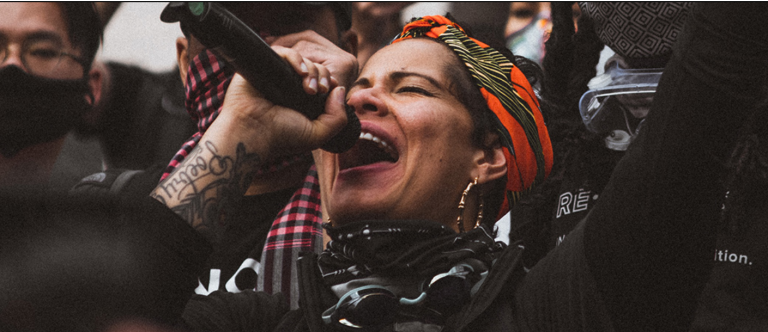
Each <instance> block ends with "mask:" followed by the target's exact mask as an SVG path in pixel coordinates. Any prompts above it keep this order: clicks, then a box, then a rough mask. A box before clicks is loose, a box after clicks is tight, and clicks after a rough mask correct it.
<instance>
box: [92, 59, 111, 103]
mask: <svg viewBox="0 0 768 332" xmlns="http://www.w3.org/2000/svg"><path fill="white" fill-rule="evenodd" d="M107 70H108V69H107V67H106V66H104V65H103V64H101V63H97V62H95V61H94V63H93V65H92V66H91V70H90V71H89V72H88V86H89V87H90V88H91V95H92V96H93V100H90V103H91V105H93V106H96V105H99V104H100V103H101V99H102V97H103V96H104V94H105V93H106V91H105V90H107V89H108V87H107V86H106V85H107V84H109V80H108V79H107V76H108V75H109V73H107Z"/></svg>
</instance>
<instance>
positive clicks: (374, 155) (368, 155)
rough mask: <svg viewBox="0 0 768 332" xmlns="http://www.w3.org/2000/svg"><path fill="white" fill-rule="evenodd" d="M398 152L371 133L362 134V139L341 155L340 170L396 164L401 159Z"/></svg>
mask: <svg viewBox="0 0 768 332" xmlns="http://www.w3.org/2000/svg"><path fill="white" fill-rule="evenodd" d="M399 157H400V156H399V154H398V153H397V150H396V149H395V148H394V147H393V146H392V144H391V143H387V142H386V141H384V140H382V139H381V138H379V137H376V136H374V135H373V134H371V133H366V132H361V133H360V139H358V140H357V143H355V146H354V147H352V149H350V150H349V151H347V152H345V153H342V154H340V155H339V169H340V170H343V169H348V168H353V167H359V166H365V165H371V164H375V163H379V162H386V163H396V162H397V160H398V159H399Z"/></svg>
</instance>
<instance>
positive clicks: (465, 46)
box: [392, 16, 552, 219]
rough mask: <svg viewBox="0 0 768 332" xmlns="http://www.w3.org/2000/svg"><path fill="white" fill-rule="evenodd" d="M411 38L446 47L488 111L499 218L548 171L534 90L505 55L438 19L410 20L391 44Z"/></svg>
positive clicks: (549, 163)
mask: <svg viewBox="0 0 768 332" xmlns="http://www.w3.org/2000/svg"><path fill="white" fill-rule="evenodd" d="M410 38H432V39H435V40H438V41H440V42H442V43H444V44H445V45H447V46H448V48H450V49H451V50H452V51H453V52H454V53H455V54H456V56H458V58H459V60H460V61H461V62H463V63H464V65H466V67H467V69H468V70H469V73H470V75H471V76H472V81H473V82H474V83H475V85H476V86H477V87H478V89H479V90H480V93H481V94H482V95H483V98H484V99H485V101H486V104H487V106H488V109H489V110H490V111H491V112H492V113H493V115H494V116H492V118H493V124H494V127H495V129H496V131H497V133H498V134H499V137H500V140H501V144H502V146H503V150H504V156H505V157H506V159H507V183H506V186H505V195H506V199H505V200H504V202H503V203H502V206H501V209H500V211H499V213H498V215H497V219H498V218H501V217H502V216H503V215H504V214H505V213H506V212H507V211H509V208H510V207H511V206H512V205H513V204H515V202H517V200H519V199H520V197H521V196H522V195H523V194H524V193H526V192H528V191H530V190H531V188H533V186H535V185H536V184H539V183H541V182H543V181H544V179H545V178H546V177H547V175H549V171H550V170H551V169H552V144H551V143H550V141H549V133H548V132H547V127H546V126H545V125H544V118H543V116H542V114H541V111H540V110H539V101H538V99H537V98H536V95H535V94H534V92H533V88H531V85H530V83H529V82H528V79H526V77H525V75H524V74H523V73H522V72H521V71H520V69H518V68H517V67H516V66H515V65H514V64H513V63H512V62H511V61H510V60H509V59H507V58H506V57H505V56H504V55H502V54H501V53H499V52H498V51H497V50H495V49H493V48H491V47H489V46H488V45H486V44H484V43H483V42H480V41H478V40H476V39H474V38H472V37H469V36H467V34H466V33H465V32H464V29H462V28H461V27H460V26H459V25H458V24H456V23H455V22H453V21H451V20H449V19H447V18H445V17H443V16H425V17H422V18H420V19H415V20H413V21H411V23H409V24H408V25H406V26H405V28H403V32H402V33H401V34H400V35H398V36H397V38H395V40H394V41H392V43H393V44H394V43H396V42H399V41H402V40H405V39H410Z"/></svg>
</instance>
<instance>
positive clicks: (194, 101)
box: [161, 50, 323, 308]
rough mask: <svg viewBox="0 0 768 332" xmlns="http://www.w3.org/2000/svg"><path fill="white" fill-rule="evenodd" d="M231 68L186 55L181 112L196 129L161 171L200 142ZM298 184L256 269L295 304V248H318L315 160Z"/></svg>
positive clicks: (274, 167)
mask: <svg viewBox="0 0 768 332" xmlns="http://www.w3.org/2000/svg"><path fill="white" fill-rule="evenodd" d="M234 74H235V73H234V71H233V70H232V69H230V68H229V67H227V64H226V62H224V61H219V59H217V58H216V55H214V54H213V53H212V52H210V51H208V50H205V51H203V52H201V53H200V54H199V55H197V56H196V57H195V58H194V59H192V63H190V67H189V71H188V74H187V86H186V91H185V93H186V100H185V106H186V109H187V113H189V115H190V116H191V117H192V118H193V119H195V120H196V121H197V128H198V132H197V133H195V134H194V135H192V137H190V139H189V140H188V141H187V142H186V143H184V145H183V146H182V147H181V149H180V150H179V152H177V153H176V155H175V156H174V157H173V159H172V160H171V162H170V164H168V166H167V167H166V169H165V172H164V173H163V175H162V177H161V181H162V180H163V179H165V178H166V177H168V175H170V174H171V173H172V172H173V171H174V170H175V169H176V167H178V165H179V164H180V163H181V162H182V161H183V160H184V159H185V158H186V157H187V155H189V153H190V152H191V151H192V149H194V148H195V146H197V144H198V143H199V142H200V138H201V137H202V136H203V134H204V133H205V131H206V130H207V129H208V127H209V126H210V125H211V123H213V121H214V120H216V117H217V116H218V115H219V112H221V106H222V104H223V103H224V96H225V94H226V91H227V88H228V87H229V84H230V82H231V81H232V77H233V76H234ZM309 158H312V155H311V154H309V153H307V154H303V155H294V156H288V157H285V158H282V159H279V160H274V161H270V162H268V163H265V164H264V165H263V166H262V167H261V168H260V169H259V171H258V173H257V175H263V174H269V173H274V172H277V171H279V170H281V169H283V168H285V167H288V166H290V165H293V164H295V163H297V162H305V161H307V160H309ZM304 182H305V183H304V186H303V187H302V188H300V189H299V190H297V191H296V193H294V195H293V196H292V197H291V199H290V200H289V201H288V204H286V206H285V208H284V209H283V210H282V211H281V212H280V213H278V215H277V217H276V219H275V221H274V223H273V225H272V229H271V230H270V232H269V234H268V236H267V240H266V244H265V247H264V249H263V251H262V257H261V260H260V261H261V267H262V268H261V269H260V271H258V275H259V277H258V285H257V290H260V291H266V292H269V293H276V292H282V293H283V294H284V295H285V296H286V298H290V301H291V306H292V307H293V308H297V307H298V296H299V292H298V276H297V273H296V259H297V258H298V254H299V252H302V251H315V252H318V253H319V252H321V251H322V250H323V231H322V215H321V214H322V213H321V209H320V186H319V184H318V181H317V170H316V169H315V166H312V168H310V169H309V172H308V174H307V176H306V178H305V180H304Z"/></svg>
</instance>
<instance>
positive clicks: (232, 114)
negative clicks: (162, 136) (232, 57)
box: [151, 48, 346, 239]
mask: <svg viewBox="0 0 768 332" xmlns="http://www.w3.org/2000/svg"><path fill="white" fill-rule="evenodd" d="M277 50H278V51H279V52H280V53H281V55H282V56H283V58H284V59H286V60H287V61H288V62H289V63H291V65H292V66H293V67H294V68H295V69H296V71H297V72H299V73H300V74H302V75H305V76H306V75H310V74H311V73H314V74H315V75H316V76H315V82H317V81H320V80H319V79H317V77H318V76H317V75H318V73H320V74H319V75H320V76H321V77H325V78H326V79H328V77H329V72H328V71H327V69H325V68H323V66H322V65H315V64H313V63H312V62H309V61H305V60H304V59H303V58H301V56H298V53H296V52H295V51H292V50H290V49H285V48H277ZM302 62H303V63H305V65H306V64H309V65H308V66H307V67H308V70H304V69H303V68H302V66H301V63H302ZM310 81H311V80H310V79H305V80H304V83H305V90H307V91H309V90H312V88H311V87H310V86H309V84H310ZM344 95H345V93H344V88H342V87H338V88H335V89H334V90H333V91H332V92H331V94H330V96H329V97H328V100H327V102H326V111H325V113H324V114H322V115H321V116H320V117H318V118H317V119H316V120H314V121H310V120H308V119H307V118H306V117H304V116H303V115H301V114H300V113H298V112H296V111H293V110H290V109H287V108H284V107H281V106H276V105H273V104H272V103H271V102H269V101H267V100H265V99H263V98H261V97H260V96H259V94H258V92H257V91H255V90H254V89H253V87H252V86H251V85H250V84H249V83H248V82H246V81H245V80H244V79H242V77H240V76H239V75H236V76H235V78H234V79H233V81H232V83H231V85H230V86H229V89H228V90H227V93H226V96H225V101H224V105H223V107H222V112H221V114H220V115H219V117H218V118H217V119H216V121H214V123H213V124H212V125H211V127H210V128H209V129H208V130H207V131H206V133H205V135H203V137H202V139H201V140H200V143H199V144H198V146H197V147H195V149H194V150H193V151H192V152H191V153H190V155H189V156H187V158H185V159H184V161H183V162H182V163H181V164H180V165H179V166H178V167H177V168H176V170H175V171H174V172H173V173H172V174H171V175H170V176H168V177H167V178H166V179H165V180H163V181H162V182H161V183H160V184H159V185H158V186H157V188H156V189H155V190H154V191H153V192H152V193H151V196H152V197H154V198H155V199H157V200H159V201H160V202H162V203H164V204H165V205H166V206H168V207H169V208H170V209H171V210H173V211H174V212H176V213H177V214H179V215H180V216H181V217H182V218H184V219H185V220H187V222H189V224H190V225H192V227H194V228H195V229H197V230H198V231H200V232H201V233H202V234H203V235H206V236H207V237H209V239H210V238H212V237H215V236H216V234H212V230H213V229H214V227H213V226H214V225H216V224H217V223H223V222H226V219H225V218H226V215H227V213H228V211H231V208H232V207H233V206H234V205H236V203H237V202H238V201H239V200H240V199H242V197H243V195H244V194H245V192H246V190H247V189H248V187H249V186H250V185H251V181H252V180H253V176H254V174H255V172H256V171H257V169H258V166H259V165H261V164H262V163H263V162H264V161H265V160H268V159H270V158H274V157H278V156H282V155H288V154H296V153H300V152H308V151H311V150H312V149H315V148H317V147H319V146H321V145H322V143H324V142H325V141H326V140H328V139H329V138H330V137H332V136H333V135H334V134H335V133H336V132H338V130H339V129H340V128H341V127H342V126H343V125H344V124H345V123H346V115H345V112H344Z"/></svg>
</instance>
